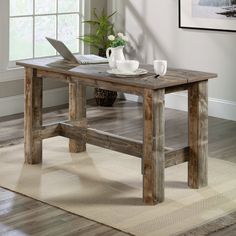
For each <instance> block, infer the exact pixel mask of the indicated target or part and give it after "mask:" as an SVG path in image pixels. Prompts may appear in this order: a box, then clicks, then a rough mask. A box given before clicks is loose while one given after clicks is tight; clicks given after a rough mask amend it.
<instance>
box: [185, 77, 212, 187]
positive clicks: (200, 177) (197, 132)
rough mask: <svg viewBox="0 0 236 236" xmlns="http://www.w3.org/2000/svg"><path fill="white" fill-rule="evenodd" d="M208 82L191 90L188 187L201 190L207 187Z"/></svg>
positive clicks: (199, 84) (196, 85) (192, 87)
mask: <svg viewBox="0 0 236 236" xmlns="http://www.w3.org/2000/svg"><path fill="white" fill-rule="evenodd" d="M207 83H208V82H207V81H203V82H200V83H195V84H193V85H192V86H191V88H189V96H188V103H189V120H188V122H189V147H190V153H189V163H188V185H189V186H190V187H192V188H200V187H204V186H206V185H207V157H208V89H207Z"/></svg>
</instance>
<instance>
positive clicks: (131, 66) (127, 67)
mask: <svg viewBox="0 0 236 236" xmlns="http://www.w3.org/2000/svg"><path fill="white" fill-rule="evenodd" d="M116 66H117V69H118V70H119V71H122V72H134V71H136V70H137V69H138V67H139V61H136V60H124V61H116Z"/></svg>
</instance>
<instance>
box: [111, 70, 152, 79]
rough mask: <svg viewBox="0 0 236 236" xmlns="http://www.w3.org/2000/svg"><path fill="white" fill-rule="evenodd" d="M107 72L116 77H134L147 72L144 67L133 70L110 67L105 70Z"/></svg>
mask: <svg viewBox="0 0 236 236" xmlns="http://www.w3.org/2000/svg"><path fill="white" fill-rule="evenodd" d="M107 73H108V74H111V75H115V76H117V77H135V76H139V75H145V74H147V73H148V71H147V70H145V69H137V70H136V71H134V72H126V71H120V70H118V69H112V70H108V71H107Z"/></svg>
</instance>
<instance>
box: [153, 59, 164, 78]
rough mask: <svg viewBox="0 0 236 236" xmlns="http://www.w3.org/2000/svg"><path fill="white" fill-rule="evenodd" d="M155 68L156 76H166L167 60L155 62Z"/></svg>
mask: <svg viewBox="0 0 236 236" xmlns="http://www.w3.org/2000/svg"><path fill="white" fill-rule="evenodd" d="M153 67H154V71H155V74H156V75H160V76H164V75H165V74H166V72H167V61H166V60H154V61H153Z"/></svg>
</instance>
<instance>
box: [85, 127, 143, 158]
mask: <svg viewBox="0 0 236 236" xmlns="http://www.w3.org/2000/svg"><path fill="white" fill-rule="evenodd" d="M87 143H89V144H92V145H96V146H99V147H103V148H107V149H111V150H114V151H118V152H121V153H125V154H129V155H132V156H136V157H141V156H142V152H143V151H142V147H143V144H142V142H141V141H137V140H134V139H130V138H125V137H121V136H118V135H114V134H110V133H107V132H103V131H99V130H95V129H91V128H88V129H87Z"/></svg>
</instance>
